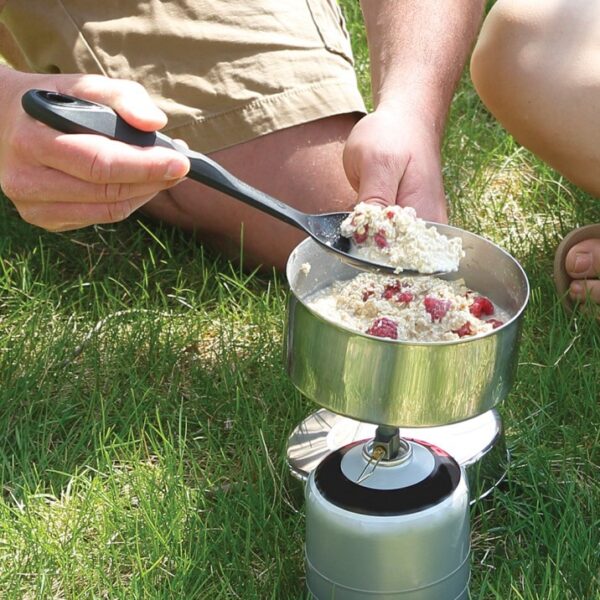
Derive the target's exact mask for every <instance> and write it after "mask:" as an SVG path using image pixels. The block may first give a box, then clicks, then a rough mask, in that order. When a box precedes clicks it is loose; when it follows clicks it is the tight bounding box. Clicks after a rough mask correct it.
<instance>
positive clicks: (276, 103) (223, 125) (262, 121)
mask: <svg viewBox="0 0 600 600" xmlns="http://www.w3.org/2000/svg"><path fill="white" fill-rule="evenodd" d="M353 112H358V113H363V114H365V113H366V112H367V110H366V107H365V103H364V100H363V98H362V96H361V94H360V92H359V91H358V88H357V87H356V83H349V82H340V81H339V80H338V81H334V82H329V83H328V82H319V83H317V84H312V85H309V86H303V87H299V88H294V89H291V90H286V91H284V92H281V93H279V94H275V95H272V96H266V97H263V98H259V99H256V100H252V101H251V102H249V103H247V104H245V105H243V106H241V107H237V108H233V109H230V110H228V111H226V112H223V113H218V114H213V115H209V116H201V117H198V118H192V119H190V120H188V121H187V122H186V123H184V124H178V125H177V126H175V127H173V128H169V127H167V128H166V129H165V130H164V132H165V133H167V134H168V135H169V136H171V137H174V138H181V139H183V140H185V141H186V142H187V144H188V145H189V146H190V148H191V149H193V150H196V151H198V152H203V153H209V152H215V151H217V150H223V149H224V148H228V147H230V146H235V145H237V144H241V143H243V142H247V141H250V140H252V139H255V138H257V137H260V136H262V135H266V134H268V133H273V132H275V131H279V130H281V129H286V128H287V127H293V126H294V125H301V124H303V123H308V122H310V121H316V120H317V119H322V118H325V117H331V116H334V115H339V114H345V113H353Z"/></svg>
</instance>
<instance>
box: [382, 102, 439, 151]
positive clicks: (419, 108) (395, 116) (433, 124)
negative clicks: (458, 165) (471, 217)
mask: <svg viewBox="0 0 600 600" xmlns="http://www.w3.org/2000/svg"><path fill="white" fill-rule="evenodd" d="M375 112H376V113H378V114H381V115H384V116H385V118H386V120H387V122H388V123H389V124H390V126H392V127H394V126H395V125H397V127H398V129H400V130H402V131H405V130H406V129H407V128H409V129H410V130H411V131H415V130H417V131H418V133H419V135H424V136H425V137H426V138H427V139H428V140H430V141H431V142H432V143H435V144H436V145H437V146H438V147H439V146H441V143H442V138H443V135H444V127H445V122H446V112H445V111H443V110H437V109H436V108H435V107H431V106H430V105H429V104H428V103H427V101H426V100H423V99H422V98H420V97H418V96H415V95H408V94H395V95H393V96H391V97H389V98H386V99H382V100H381V101H380V102H379V103H377V105H376V107H375Z"/></svg>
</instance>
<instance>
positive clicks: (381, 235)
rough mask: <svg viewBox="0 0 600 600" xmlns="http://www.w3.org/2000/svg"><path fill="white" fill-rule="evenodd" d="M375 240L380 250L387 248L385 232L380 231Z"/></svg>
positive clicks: (374, 237)
mask: <svg viewBox="0 0 600 600" xmlns="http://www.w3.org/2000/svg"><path fill="white" fill-rule="evenodd" d="M373 239H374V240H375V243H376V244H377V245H378V246H379V247H380V248H387V245H388V243H387V239H386V237H385V234H384V233H383V231H381V230H380V231H378V232H377V233H376V234H375V235H374V236H373Z"/></svg>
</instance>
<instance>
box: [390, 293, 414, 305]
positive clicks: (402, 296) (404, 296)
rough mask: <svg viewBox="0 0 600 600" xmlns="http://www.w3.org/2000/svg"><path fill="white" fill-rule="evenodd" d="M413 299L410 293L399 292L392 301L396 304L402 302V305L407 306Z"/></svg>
mask: <svg viewBox="0 0 600 600" xmlns="http://www.w3.org/2000/svg"><path fill="white" fill-rule="evenodd" d="M413 299H414V296H413V295H412V294H411V293H410V292H400V293H399V294H398V295H397V296H396V297H395V298H394V300H396V302H402V303H404V304H408V303H409V302H411V301H412V300H413Z"/></svg>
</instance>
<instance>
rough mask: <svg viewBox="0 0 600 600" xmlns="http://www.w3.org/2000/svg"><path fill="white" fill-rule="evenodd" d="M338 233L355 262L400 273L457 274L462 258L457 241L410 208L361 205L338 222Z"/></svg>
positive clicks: (460, 248)
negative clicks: (380, 265) (351, 247)
mask: <svg viewBox="0 0 600 600" xmlns="http://www.w3.org/2000/svg"><path fill="white" fill-rule="evenodd" d="M340 229H341V233H342V235H343V236H344V237H347V238H351V239H352V240H353V242H354V246H355V253H356V256H358V257H359V258H364V259H366V260H370V261H373V262H378V263H383V264H388V265H390V266H392V267H395V269H394V270H395V272H396V273H400V272H402V271H404V270H406V269H408V270H412V271H418V272H420V273H436V272H450V271H457V270H458V264H459V262H460V259H461V258H462V257H463V256H464V255H465V253H464V252H463V249H462V240H461V239H460V238H448V237H446V236H445V235H442V234H441V233H439V232H438V230H437V229H436V228H435V227H433V226H427V224H426V223H425V221H423V219H420V218H418V217H417V214H416V212H415V209H414V208H412V207H402V206H387V207H382V206H379V205H377V204H368V203H366V202H361V203H359V204H357V205H356V207H355V208H354V210H353V211H352V212H351V213H350V214H349V215H348V216H347V217H346V219H344V221H342V224H341V227H340Z"/></svg>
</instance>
